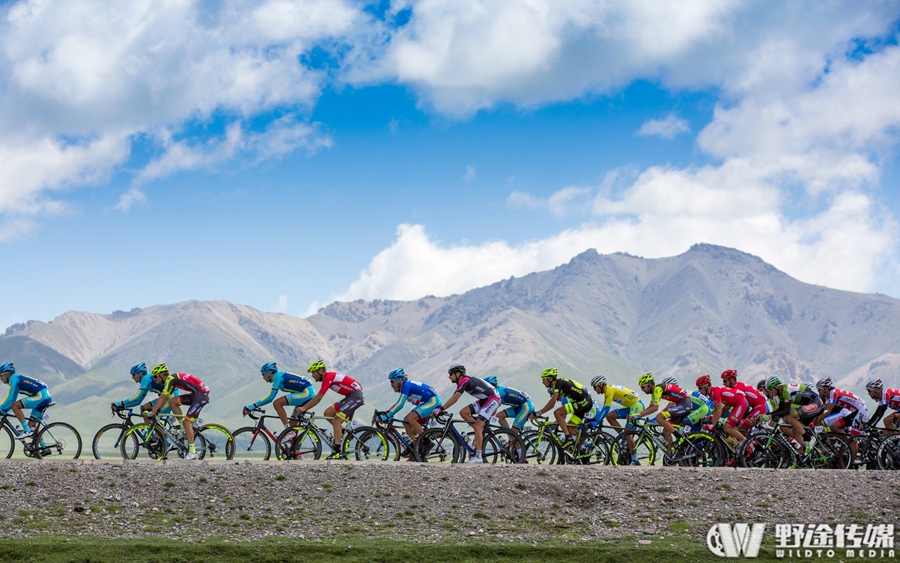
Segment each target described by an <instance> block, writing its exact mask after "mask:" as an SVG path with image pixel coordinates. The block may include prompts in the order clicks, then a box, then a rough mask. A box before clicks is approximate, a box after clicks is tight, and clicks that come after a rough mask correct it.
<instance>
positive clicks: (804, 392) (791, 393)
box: [766, 375, 824, 454]
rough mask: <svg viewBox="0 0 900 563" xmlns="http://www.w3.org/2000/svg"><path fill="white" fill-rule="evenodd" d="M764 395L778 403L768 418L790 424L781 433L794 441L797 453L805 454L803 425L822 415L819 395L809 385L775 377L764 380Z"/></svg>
mask: <svg viewBox="0 0 900 563" xmlns="http://www.w3.org/2000/svg"><path fill="white" fill-rule="evenodd" d="M766 393H767V394H768V395H769V398H771V399H775V400H777V401H778V406H777V407H776V408H775V410H773V411H772V412H771V413H770V416H771V417H772V418H783V419H784V421H785V422H787V423H788V424H790V425H791V427H790V428H782V429H781V431H782V432H784V433H785V434H786V435H787V436H788V437H790V438H793V439H794V441H795V442H796V444H795V445H794V447H795V448H797V451H798V452H799V453H801V454H802V453H804V452H806V449H805V447H804V444H805V439H804V433H805V429H804V428H803V425H805V424H809V423H810V422H812V421H813V420H814V419H815V418H816V417H817V416H819V415H820V414H822V409H823V408H824V407H823V405H822V399H820V398H819V394H818V393H817V392H816V390H815V389H813V388H812V386H810V385H806V384H805V383H784V382H783V381H782V380H781V378H780V377H778V376H777V375H773V376H771V377H769V378H768V379H767V380H766ZM810 445H811V443H810ZM806 453H809V452H806Z"/></svg>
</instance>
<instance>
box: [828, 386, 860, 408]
mask: <svg viewBox="0 0 900 563" xmlns="http://www.w3.org/2000/svg"><path fill="white" fill-rule="evenodd" d="M827 402H829V403H834V404H835V405H837V406H838V407H840V408H842V409H849V410H851V411H858V410H862V411H865V410H866V403H865V402H863V400H862V399H860V398H859V397H857V396H856V395H854V394H853V393H851V392H850V391H844V390H843V389H832V390H831V394H830V395H828V401H827Z"/></svg>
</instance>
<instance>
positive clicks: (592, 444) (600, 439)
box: [575, 430, 612, 465]
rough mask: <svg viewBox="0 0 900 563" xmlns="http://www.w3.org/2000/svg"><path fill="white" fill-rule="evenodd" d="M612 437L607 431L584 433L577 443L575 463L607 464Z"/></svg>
mask: <svg viewBox="0 0 900 563" xmlns="http://www.w3.org/2000/svg"><path fill="white" fill-rule="evenodd" d="M610 442H612V438H611V437H610V436H609V434H607V433H606V432H603V431H602V430H601V431H598V432H591V433H586V434H582V435H581V438H579V439H578V443H577V444H575V463H577V464H579V465H607V464H608V463H609V448H610Z"/></svg>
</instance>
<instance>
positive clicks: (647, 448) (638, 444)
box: [609, 430, 656, 466]
mask: <svg viewBox="0 0 900 563" xmlns="http://www.w3.org/2000/svg"><path fill="white" fill-rule="evenodd" d="M629 436H630V437H631V438H633V439H634V453H635V454H637V460H638V465H643V466H650V465H653V464H654V463H655V462H656V446H655V445H654V444H653V441H652V440H651V439H650V438H649V437H648V436H646V435H644V434H642V433H641V432H639V431H637V430H623V431H622V432H620V433H619V435H618V436H616V439H615V441H614V442H613V445H612V448H610V453H609V456H610V460H611V462H612V464H613V465H617V466H618V465H632V460H631V452H629V451H628V440H627V438H628V437H629Z"/></svg>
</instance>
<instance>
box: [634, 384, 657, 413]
mask: <svg viewBox="0 0 900 563" xmlns="http://www.w3.org/2000/svg"><path fill="white" fill-rule="evenodd" d="M661 398H662V389H660V387H659V386H656V387H654V388H653V391H651V392H650V406H649V407H647V408H646V409H644V410H642V411H641V412H639V413H638V416H640V417H644V416H647V415H650V414H653V413H655V412H656V411H658V410H659V401H660V400H661Z"/></svg>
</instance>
